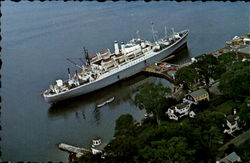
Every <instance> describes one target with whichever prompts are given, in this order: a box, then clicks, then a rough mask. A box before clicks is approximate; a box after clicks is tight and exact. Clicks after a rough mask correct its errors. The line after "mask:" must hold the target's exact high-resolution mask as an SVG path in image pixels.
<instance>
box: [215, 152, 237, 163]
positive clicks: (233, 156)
mask: <svg viewBox="0 0 250 163" xmlns="http://www.w3.org/2000/svg"><path fill="white" fill-rule="evenodd" d="M238 160H240V156H238V155H237V154H236V153H235V152H232V153H231V154H229V155H227V156H226V157H224V158H223V159H221V160H220V161H219V162H221V163H231V162H235V161H238Z"/></svg>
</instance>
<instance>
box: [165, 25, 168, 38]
mask: <svg viewBox="0 0 250 163" xmlns="http://www.w3.org/2000/svg"><path fill="white" fill-rule="evenodd" d="M165 37H166V38H167V37H168V31H167V27H166V26H165Z"/></svg>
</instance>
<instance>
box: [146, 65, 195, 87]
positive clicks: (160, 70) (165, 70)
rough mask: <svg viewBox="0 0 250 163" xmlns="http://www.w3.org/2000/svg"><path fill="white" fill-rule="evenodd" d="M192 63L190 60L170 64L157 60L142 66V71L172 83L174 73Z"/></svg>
mask: <svg viewBox="0 0 250 163" xmlns="http://www.w3.org/2000/svg"><path fill="white" fill-rule="evenodd" d="M191 63H192V61H187V62H185V63H182V64H178V65H177V64H171V63H167V62H157V63H155V64H152V65H149V66H148V67H146V68H144V69H143V70H142V72H144V73H147V74H150V75H153V76H157V77H161V78H164V79H167V80H168V81H170V82H172V83H174V81H175V79H174V76H175V73H176V71H177V70H178V69H180V68H182V67H185V66H188V65H190V64H191Z"/></svg>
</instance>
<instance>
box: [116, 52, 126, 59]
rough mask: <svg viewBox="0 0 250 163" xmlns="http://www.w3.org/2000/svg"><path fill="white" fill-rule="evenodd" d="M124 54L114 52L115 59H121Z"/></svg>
mask: <svg viewBox="0 0 250 163" xmlns="http://www.w3.org/2000/svg"><path fill="white" fill-rule="evenodd" d="M123 56H124V55H123V54H122V53H119V54H116V55H115V58H116V59H121V58H122V57H123Z"/></svg>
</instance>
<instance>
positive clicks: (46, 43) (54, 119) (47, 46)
mask: <svg viewBox="0 0 250 163" xmlns="http://www.w3.org/2000/svg"><path fill="white" fill-rule="evenodd" d="M1 9H2V13H3V16H2V19H1V29H2V31H1V35H2V37H3V40H2V42H1V46H2V48H3V49H2V53H1V58H2V60H3V66H2V70H1V74H2V89H1V96H2V104H1V105H2V110H1V115H2V116H1V124H2V131H1V137H2V141H1V151H2V160H10V161H39V162H41V161H65V160H67V157H68V155H67V154H66V153H64V152H61V151H59V150H58V149H57V148H56V146H55V144H57V143H61V142H64V143H69V144H72V145H76V146H82V147H88V146H89V143H90V141H91V139H92V138H94V137H96V136H100V137H102V139H103V141H104V142H108V141H109V140H110V139H111V138H112V136H113V132H114V126H115V120H116V119H117V118H118V117H119V116H120V115H121V114H125V113H130V114H132V115H133V116H134V117H135V118H136V119H137V120H140V119H141V118H142V117H143V114H144V112H143V111H141V110H139V109H137V108H136V107H135V106H134V105H133V102H132V99H133V96H134V94H135V92H136V90H137V88H138V87H139V86H140V85H142V84H143V83H145V82H148V81H155V82H164V84H165V85H169V83H168V82H166V81H164V80H160V79H157V78H147V77H144V76H138V77H136V78H134V79H131V80H129V81H124V82H121V83H118V84H115V85H113V86H111V87H108V88H106V89H104V90H101V91H98V92H95V93H92V94H90V95H87V96H81V97H78V98H75V99H73V100H69V101H67V102H65V103H63V104H61V105H57V106H55V107H51V106H50V105H49V104H47V103H45V102H44V101H43V99H42V97H41V96H40V95H39V93H40V92H41V91H43V90H45V89H47V88H48V85H49V84H52V83H53V82H54V80H55V79H58V78H62V79H65V78H67V68H68V67H70V68H71V69H72V71H73V69H74V68H75V67H74V66H73V65H72V64H70V63H68V62H67V61H66V58H79V57H81V56H83V54H82V52H83V46H85V47H87V48H88V50H89V52H90V54H94V53H96V52H98V51H101V50H104V49H106V48H109V49H111V50H113V41H114V40H117V41H119V42H121V41H124V42H126V41H128V40H129V39H131V37H135V36H136V31H137V30H139V31H140V32H139V35H140V36H141V37H143V38H145V39H149V40H152V35H151V33H150V32H151V26H150V25H151V22H154V24H155V29H156V30H157V31H158V36H159V37H161V36H163V35H164V26H166V27H167V28H171V27H174V28H175V30H176V31H178V30H183V29H185V28H188V29H190V35H189V39H188V56H186V57H185V58H188V57H192V56H198V55H200V54H202V53H206V52H209V51H213V50H216V49H219V48H222V47H223V46H224V45H225V41H227V40H229V39H231V38H232V37H234V36H235V35H241V34H243V33H247V32H248V30H249V29H250V27H249V13H250V9H249V4H247V3H239V2H237V3H218V2H209V3H201V2H195V3H192V2H182V3H177V2H152V3H144V2H132V3H129V2H116V3H113V2H105V3H97V2H82V3H79V2H66V3H65V2H19V3H14V2H2V8H1ZM169 34H170V30H169ZM77 61H78V60H76V62H77ZM112 96H115V97H116V100H115V102H114V103H111V104H110V105H108V106H105V107H103V108H102V109H100V110H96V109H95V105H96V104H97V103H99V102H102V101H103V100H105V99H107V98H109V97H112Z"/></svg>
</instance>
